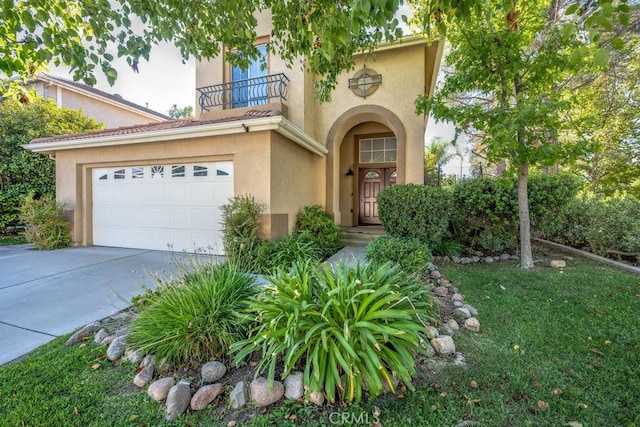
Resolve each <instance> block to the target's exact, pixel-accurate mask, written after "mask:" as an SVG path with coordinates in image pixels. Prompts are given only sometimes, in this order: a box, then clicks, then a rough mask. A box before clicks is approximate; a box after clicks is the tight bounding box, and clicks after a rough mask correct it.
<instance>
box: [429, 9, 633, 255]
mask: <svg viewBox="0 0 640 427" xmlns="http://www.w3.org/2000/svg"><path fill="white" fill-rule="evenodd" d="M434 3H436V2H434V1H427V2H426V3H423V4H422V5H421V7H422V9H421V10H422V12H420V13H418V14H417V16H418V17H419V18H424V16H425V14H426V12H425V10H428V7H429V6H432V5H433V4H434ZM441 3H442V4H445V3H452V2H448V1H442V2H441ZM459 3H460V4H465V2H459ZM452 4H453V3H452ZM602 4H603V2H599V3H597V4H596V3H595V2H587V4H586V9H585V10H581V11H578V9H579V6H578V5H576V4H569V2H562V1H556V0H552V1H548V0H536V1H533V0H531V1H526V2H524V1H520V2H516V1H511V2H505V1H501V0H489V1H485V2H483V3H482V7H480V6H479V5H474V6H473V7H468V8H467V7H463V10H462V11H456V10H454V11H453V12H450V13H449V16H445V15H444V12H440V13H436V14H435V16H434V17H433V19H434V21H428V22H423V24H424V25H425V26H426V25H429V24H432V25H435V26H436V27H437V28H438V29H439V30H440V31H442V32H444V31H446V34H447V39H448V40H449V42H450V43H451V51H450V53H449V55H448V57H447V62H448V64H450V65H452V66H453V68H454V72H453V73H452V74H450V75H448V76H447V77H446V78H445V80H444V82H443V84H442V86H441V87H440V88H439V91H438V93H437V94H436V95H435V96H434V97H433V98H427V97H425V96H420V97H419V99H418V101H417V110H418V112H421V113H422V112H429V113H431V114H433V116H434V117H435V118H436V119H439V120H449V121H451V122H453V123H454V124H455V125H456V126H458V127H459V128H462V129H465V128H471V129H474V130H477V131H480V132H482V133H483V134H484V144H485V145H486V147H487V156H488V157H489V159H491V160H492V161H500V160H502V159H507V160H508V161H509V164H510V166H511V167H512V170H514V171H516V172H517V174H518V177H519V179H518V208H519V221H520V246H521V248H520V250H521V267H523V268H531V267H533V256H532V251H531V230H530V228H531V227H530V215H529V201H528V191H527V183H528V177H529V170H530V168H531V167H533V166H551V165H554V164H556V163H557V162H559V161H563V160H566V159H572V158H573V159H574V158H576V157H577V155H578V153H579V152H580V151H581V150H583V149H584V146H583V145H582V144H580V142H582V141H581V140H580V139H577V140H575V141H572V143H571V144H569V143H566V144H559V143H558V138H559V135H561V134H562V133H563V132H566V131H569V130H570V129H569V126H570V123H569V122H568V121H566V120H563V117H565V116H566V115H567V114H568V112H569V111H570V109H571V107H572V106H573V105H574V103H575V101H576V98H575V97H574V96H573V94H574V86H573V83H574V80H575V77H576V76H578V75H580V74H581V73H585V72H596V71H597V70H596V69H595V68H594V67H595V66H602V65H605V64H606V62H607V54H606V51H604V50H603V49H601V48H600V46H601V44H602V40H599V39H598V38H597V36H598V35H599V34H600V33H599V32H598V30H593V28H594V25H596V24H594V23H592V22H591V19H592V17H593V16H601V13H604V12H603V8H605V6H606V8H607V9H611V10H610V11H609V12H610V15H613V14H614V12H621V13H622V14H621V15H619V16H625V17H626V18H621V19H622V20H623V21H626V22H627V23H628V15H627V14H626V11H628V7H626V5H624V4H621V5H620V7H622V9H616V8H615V7H614V6H613V5H612V4H610V3H607V4H606V5H603V6H601V5H602ZM505 6H510V8H508V7H507V8H505ZM623 6H624V7H623ZM616 7H617V6H616ZM425 8H426V9H425ZM436 12H437V10H436ZM603 16H604V15H603ZM608 22H609V21H608V20H607V21H606V23H608ZM434 23H435V24H434ZM598 24H599V25H603V26H604V25H606V24H605V20H604V18H603V20H602V21H601V22H599V23H598ZM585 29H592V30H593V37H592V38H591V39H589V38H585V37H584V34H583V30H585ZM617 40H618V39H611V40H610V42H611V43H615V44H618V41H617ZM461 93H463V94H467V97H466V101H465V102H459V101H458V102H455V103H452V102H450V99H451V98H452V97H453V96H454V95H459V94H461ZM459 99H460V98H458V100H459Z"/></svg>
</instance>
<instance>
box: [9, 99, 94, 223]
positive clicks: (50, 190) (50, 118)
mask: <svg viewBox="0 0 640 427" xmlns="http://www.w3.org/2000/svg"><path fill="white" fill-rule="evenodd" d="M102 128H103V125H99V124H98V123H96V121H95V120H94V119H91V118H88V117H86V116H85V115H84V114H82V112H81V111H79V110H72V109H69V108H65V107H63V108H58V106H57V105H56V104H55V102H53V101H52V100H50V99H42V98H34V100H33V101H32V102H30V103H28V104H21V103H20V102H18V101H16V100H13V99H6V100H4V101H3V102H2V103H0V202H1V203H0V229H1V228H4V227H5V226H6V225H7V224H13V223H16V222H17V220H18V215H19V212H18V210H19V206H20V201H21V199H22V198H23V197H24V196H25V195H27V194H28V193H34V194H35V195H36V196H38V197H39V196H42V195H46V194H54V192H55V177H56V175H55V163H54V161H53V160H51V159H50V158H48V157H47V156H44V155H42V154H38V153H32V152H28V151H26V150H24V149H23V148H22V145H24V144H28V143H29V142H30V141H31V140H33V139H35V138H41V137H46V136H51V135H62V134H68V133H75V132H85V131H90V130H95V129H102Z"/></svg>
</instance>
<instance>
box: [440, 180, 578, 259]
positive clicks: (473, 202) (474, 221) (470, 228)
mask: <svg viewBox="0 0 640 427" xmlns="http://www.w3.org/2000/svg"><path fill="white" fill-rule="evenodd" d="M580 185H581V184H580V180H579V178H577V177H575V176H573V175H568V174H557V175H546V174H536V175H531V177H530V178H529V184H528V189H529V211H530V215H531V225H532V233H533V234H534V235H539V232H540V231H539V230H545V229H546V228H548V227H553V225H552V223H553V221H554V218H557V217H558V215H559V214H560V212H562V210H563V208H564V206H565V205H566V204H567V203H568V202H569V201H571V200H572V199H573V198H574V197H575V195H576V194H577V192H578V190H579V188H580ZM452 198H453V209H452V212H453V213H452V215H451V223H452V228H453V232H454V236H455V239H456V240H457V241H458V242H460V243H462V244H463V245H464V246H465V247H468V248H472V249H479V250H482V251H486V252H489V253H496V254H497V253H501V252H509V251H515V250H516V248H517V245H518V239H519V223H520V221H519V218H518V190H517V183H516V179H515V178H510V177H508V178H500V179H495V178H488V177H483V178H475V179H470V180H465V181H462V182H460V183H459V184H458V185H456V186H455V188H454V189H453V196H452Z"/></svg>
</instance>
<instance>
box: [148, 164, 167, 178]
mask: <svg viewBox="0 0 640 427" xmlns="http://www.w3.org/2000/svg"><path fill="white" fill-rule="evenodd" d="M162 178H164V166H151V179H162Z"/></svg>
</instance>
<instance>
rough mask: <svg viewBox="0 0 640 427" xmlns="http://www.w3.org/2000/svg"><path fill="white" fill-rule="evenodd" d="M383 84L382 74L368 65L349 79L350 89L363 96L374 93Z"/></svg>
mask: <svg viewBox="0 0 640 427" xmlns="http://www.w3.org/2000/svg"><path fill="white" fill-rule="evenodd" d="M381 84H382V75H380V74H378V73H377V72H376V71H375V70H374V69H372V68H367V66H366V65H365V66H363V67H362V69H361V70H359V71H357V72H356V73H355V74H354V75H353V77H351V78H350V79H349V89H351V91H352V92H353V93H354V94H355V95H357V96H360V97H362V98H366V97H367V96H369V95H371V94H372V93H374V92H375V91H376V90H377V89H378V86H380V85H381Z"/></svg>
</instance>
